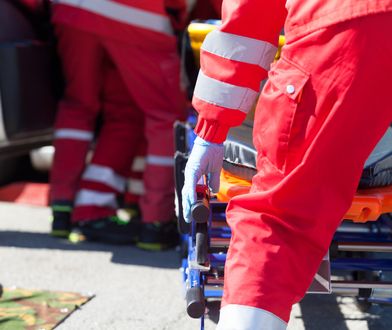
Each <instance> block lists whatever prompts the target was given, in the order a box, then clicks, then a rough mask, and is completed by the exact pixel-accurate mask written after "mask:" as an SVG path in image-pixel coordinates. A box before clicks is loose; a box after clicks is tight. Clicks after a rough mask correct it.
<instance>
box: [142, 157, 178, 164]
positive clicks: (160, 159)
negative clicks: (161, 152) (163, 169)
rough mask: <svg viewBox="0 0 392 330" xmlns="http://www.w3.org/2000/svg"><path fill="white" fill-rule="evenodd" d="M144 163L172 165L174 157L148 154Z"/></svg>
mask: <svg viewBox="0 0 392 330" xmlns="http://www.w3.org/2000/svg"><path fill="white" fill-rule="evenodd" d="M146 163H147V164H149V165H158V166H169V167H172V166H174V158H173V157H166V156H157V155H148V156H147V158H146Z"/></svg>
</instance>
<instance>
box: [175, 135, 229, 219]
mask: <svg viewBox="0 0 392 330" xmlns="http://www.w3.org/2000/svg"><path fill="white" fill-rule="evenodd" d="M223 154H224V149H223V144H217V143H211V142H207V141H205V140H203V139H202V138H200V137H197V138H196V139H195V142H194V145H193V148H192V152H191V154H190V156H189V159H188V162H187V164H186V167H185V183H184V187H183V188H182V207H183V214H184V219H185V221H186V222H191V220H192V219H191V208H192V205H193V204H195V203H196V201H197V195H196V185H197V183H198V181H199V180H200V178H201V177H202V176H203V175H204V174H207V175H208V185H209V187H210V189H211V190H212V191H213V192H214V193H216V192H218V191H219V179H220V172H221V169H222V164H223Z"/></svg>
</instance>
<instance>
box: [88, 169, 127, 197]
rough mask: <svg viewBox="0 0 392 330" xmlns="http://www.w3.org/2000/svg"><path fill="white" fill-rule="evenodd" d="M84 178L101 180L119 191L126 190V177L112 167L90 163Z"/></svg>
mask: <svg viewBox="0 0 392 330" xmlns="http://www.w3.org/2000/svg"><path fill="white" fill-rule="evenodd" d="M82 179H84V180H89V181H93V182H99V183H102V184H104V185H107V186H109V187H111V188H113V189H116V190H117V191H118V192H124V190H125V183H126V179H125V178H124V177H123V176H121V175H119V174H117V173H116V172H114V171H113V169H111V168H110V167H107V166H102V165H97V164H90V165H88V166H87V169H86V170H85V171H84V173H83V176H82Z"/></svg>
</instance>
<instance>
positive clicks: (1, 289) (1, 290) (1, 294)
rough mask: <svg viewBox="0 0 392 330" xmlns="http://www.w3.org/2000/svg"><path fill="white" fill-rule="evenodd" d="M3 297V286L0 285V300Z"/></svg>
mask: <svg viewBox="0 0 392 330" xmlns="http://www.w3.org/2000/svg"><path fill="white" fill-rule="evenodd" d="M2 296H3V286H2V285H1V284H0V298H1V297H2Z"/></svg>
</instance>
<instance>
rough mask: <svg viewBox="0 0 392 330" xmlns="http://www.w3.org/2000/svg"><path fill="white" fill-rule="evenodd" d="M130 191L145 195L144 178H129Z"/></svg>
mask: <svg viewBox="0 0 392 330" xmlns="http://www.w3.org/2000/svg"><path fill="white" fill-rule="evenodd" d="M128 192H130V193H131V194H134V195H138V196H141V195H144V193H145V188H144V182H143V180H137V179H129V180H128Z"/></svg>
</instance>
